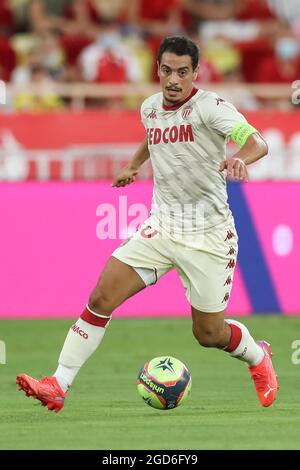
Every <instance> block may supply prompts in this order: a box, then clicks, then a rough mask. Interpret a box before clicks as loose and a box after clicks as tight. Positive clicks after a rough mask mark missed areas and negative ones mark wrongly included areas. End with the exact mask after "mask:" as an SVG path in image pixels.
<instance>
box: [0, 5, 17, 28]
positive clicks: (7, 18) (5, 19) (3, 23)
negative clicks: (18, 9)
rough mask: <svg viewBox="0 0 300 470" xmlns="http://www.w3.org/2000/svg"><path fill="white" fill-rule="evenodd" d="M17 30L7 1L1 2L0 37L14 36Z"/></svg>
mask: <svg viewBox="0 0 300 470" xmlns="http://www.w3.org/2000/svg"><path fill="white" fill-rule="evenodd" d="M15 30H16V22H15V17H14V14H13V12H12V11H11V9H10V8H9V6H8V5H7V4H6V1H5V0H0V35H1V34H5V35H6V34H7V35H8V34H12V33H14V32H15Z"/></svg>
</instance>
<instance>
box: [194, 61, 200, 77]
mask: <svg viewBox="0 0 300 470" xmlns="http://www.w3.org/2000/svg"><path fill="white" fill-rule="evenodd" d="M199 71H200V64H198V65H197V67H196V68H195V70H194V72H193V81H195V80H197V78H198V75H199Z"/></svg>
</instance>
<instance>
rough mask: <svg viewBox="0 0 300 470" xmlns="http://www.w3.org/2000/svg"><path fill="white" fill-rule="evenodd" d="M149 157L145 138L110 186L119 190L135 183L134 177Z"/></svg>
mask: <svg viewBox="0 0 300 470" xmlns="http://www.w3.org/2000/svg"><path fill="white" fill-rule="evenodd" d="M149 157H150V153H149V149H148V140H147V138H145V140H144V141H143V142H142V143H141V145H140V146H139V148H138V149H137V151H136V152H135V154H134V156H133V158H132V160H131V161H130V162H129V163H128V165H127V166H126V167H125V168H123V170H122V171H120V173H119V174H118V175H117V176H116V178H115V179H114V180H113V183H112V186H113V187H117V188H119V187H121V186H126V185H127V184H131V183H133V182H134V181H135V177H136V175H137V174H138V171H139V168H140V167H141V166H142V164H143V163H144V162H145V161H146V160H148V159H149Z"/></svg>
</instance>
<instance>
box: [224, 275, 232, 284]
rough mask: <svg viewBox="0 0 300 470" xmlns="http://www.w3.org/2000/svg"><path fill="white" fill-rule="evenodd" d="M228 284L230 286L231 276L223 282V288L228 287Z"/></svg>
mask: <svg viewBox="0 0 300 470" xmlns="http://www.w3.org/2000/svg"><path fill="white" fill-rule="evenodd" d="M230 284H232V279H231V276H228V278H227V279H226V281H225V284H224V286H230Z"/></svg>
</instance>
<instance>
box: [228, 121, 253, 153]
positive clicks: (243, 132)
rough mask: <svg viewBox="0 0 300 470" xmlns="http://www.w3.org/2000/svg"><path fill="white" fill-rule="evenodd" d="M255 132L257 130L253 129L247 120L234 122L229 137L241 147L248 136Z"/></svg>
mask: <svg viewBox="0 0 300 470" xmlns="http://www.w3.org/2000/svg"><path fill="white" fill-rule="evenodd" d="M256 132H258V130H257V129H255V127H253V126H251V125H250V124H248V123H247V122H241V123H240V124H236V126H235V127H234V128H233V131H232V132H231V134H230V138H231V139H232V140H233V142H234V143H235V144H236V145H237V146H238V147H240V148H241V147H243V146H244V145H245V143H246V142H247V140H248V137H250V135H252V134H255V133H256Z"/></svg>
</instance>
